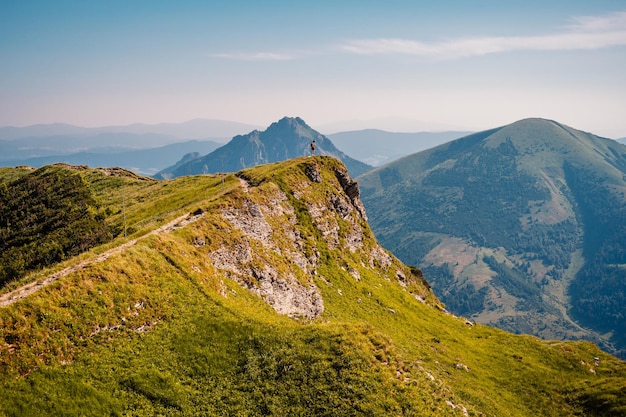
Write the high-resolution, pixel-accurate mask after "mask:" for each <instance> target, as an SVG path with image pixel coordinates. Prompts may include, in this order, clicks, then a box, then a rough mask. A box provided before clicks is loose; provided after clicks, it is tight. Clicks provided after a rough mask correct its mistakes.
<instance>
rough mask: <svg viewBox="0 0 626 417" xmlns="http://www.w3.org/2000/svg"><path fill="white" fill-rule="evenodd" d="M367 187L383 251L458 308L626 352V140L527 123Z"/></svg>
mask: <svg viewBox="0 0 626 417" xmlns="http://www.w3.org/2000/svg"><path fill="white" fill-rule="evenodd" d="M359 181H360V183H361V185H362V189H363V199H364V203H365V205H366V206H367V208H368V212H369V214H370V216H371V224H372V228H373V229H374V231H375V232H376V235H377V236H378V237H379V239H380V241H381V243H382V244H383V246H384V247H386V248H388V249H390V250H391V251H393V252H394V253H395V254H396V255H397V256H399V257H400V259H402V260H404V261H405V262H408V263H411V264H415V265H418V266H419V267H420V268H422V269H423V271H424V273H425V275H426V276H427V277H428V279H429V281H431V282H432V284H433V288H434V289H435V292H436V293H437V294H438V295H439V296H440V297H441V299H442V301H443V302H445V303H446V305H447V306H448V308H449V309H450V310H451V311H454V312H455V313H457V314H463V315H467V316H472V317H473V318H474V319H476V320H477V321H480V322H483V323H489V324H492V325H496V326H498V327H501V328H504V329H507V330H509V331H512V332H518V333H530V334H535V335H539V336H541V337H543V338H548V339H551V338H559V339H572V338H574V339H579V338H583V339H590V340H594V341H596V342H597V343H599V344H601V345H602V346H603V347H604V348H605V349H607V350H609V351H611V352H615V353H619V354H621V355H624V352H625V351H624V349H625V348H626V343H625V342H626V340H625V339H624V336H623V335H624V334H626V327H625V326H626V324H625V322H624V320H623V305H624V304H623V303H624V298H623V294H624V290H625V289H626V280H624V273H623V271H624V267H623V266H624V265H625V264H626V245H624V242H626V226H625V225H626V201H625V200H624V191H626V147H624V146H623V145H621V144H619V143H617V142H615V141H612V140H608V139H602V138H599V137H597V136H594V135H591V134H589V133H585V132H581V131H578V130H575V129H572V128H570V127H567V126H563V125H561V124H559V123H557V122H554V121H549V120H542V119H527V120H522V121H520V122H517V123H513V124H511V125H508V126H504V127H501V128H497V129H493V130H489V131H485V132H480V133H477V134H474V135H470V136H467V137H465V138H462V139H459V140H456V141H453V142H450V143H448V144H445V145H441V146H439V147H436V148H433V149H431V150H428V151H424V152H420V153H418V154H415V155H412V156H409V157H406V158H403V159H401V160H399V161H397V162H395V163H392V164H389V165H387V166H384V167H381V168H379V169H377V170H375V171H372V172H371V173H368V174H365V175H364V176H362V177H359ZM620 352H621V353H620Z"/></svg>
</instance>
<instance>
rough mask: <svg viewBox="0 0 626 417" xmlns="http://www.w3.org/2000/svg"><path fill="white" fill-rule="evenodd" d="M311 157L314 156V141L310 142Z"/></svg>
mask: <svg viewBox="0 0 626 417" xmlns="http://www.w3.org/2000/svg"><path fill="white" fill-rule="evenodd" d="M311 156H315V141H313V142H311Z"/></svg>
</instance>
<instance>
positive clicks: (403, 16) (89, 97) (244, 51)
mask: <svg viewBox="0 0 626 417" xmlns="http://www.w3.org/2000/svg"><path fill="white" fill-rule="evenodd" d="M286 115H287V116H300V117H302V118H303V119H304V120H305V121H306V122H307V123H308V124H309V125H311V126H312V127H313V128H316V129H318V130H321V131H322V132H325V133H332V131H336V130H341V129H349V128H364V127H378V128H383V129H387V130H395V131H408V130H412V131H416V130H433V129H471V130H480V129H487V128H491V127H496V126H500V125H503V124H507V123H511V122H514V121H516V120H519V119H522V118H526V117H544V118H549V119H555V120H558V121H559V122H562V123H565V124H567V125H570V126H572V127H574V128H578V129H582V130H587V131H590V132H592V133H596V134H600V135H604V136H608V137H624V136H626V1H625V0H620V1H610V0H587V1H576V0H568V1H549V0H542V1H533V0H531V1H529V0H526V1H503V0H497V1H496V0H493V1H491V0H458V1H451V0H448V1H445V0H444V1H441V0H438V1H424V2H420V1H393V0H388V1H368V0H362V1H354V0H343V1H342V0H332V1H326V0H316V1H309V2H304V1H278V0H277V1H260V0H259V1H243V0H241V1H237V0H234V1H233V0H229V1H158V0H150V1H142V0H132V1H129V0H123V1H63V0H54V1H53V0H49V1H48V0H46V1H29V0H0V125H3V126H6V125H12V126H24V125H29V124H36V123H50V122H65V123H72V124H77V125H82V126H102V125H111V124H116V125H119V124H129V123H134V122H141V123H157V122H180V121H186V120H189V119H193V118H212V119H225V120H235V121H241V122H246V123H252V124H257V125H261V126H265V125H268V124H269V123H271V122H272V121H275V120H278V119H279V118H281V117H283V116H286Z"/></svg>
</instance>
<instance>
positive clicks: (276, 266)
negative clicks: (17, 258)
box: [0, 157, 626, 416]
mask: <svg viewBox="0 0 626 417" xmlns="http://www.w3.org/2000/svg"><path fill="white" fill-rule="evenodd" d="M44 172H55V173H56V175H58V176H59V177H60V178H66V177H70V178H73V177H78V178H79V179H80V180H81V181H82V183H83V184H85V187H86V189H87V190H88V191H89V196H90V206H89V207H92V209H91V210H92V211H93V212H95V215H96V216H101V217H97V218H98V219H100V223H101V225H102V227H106V229H107V230H109V231H110V233H111V237H110V240H108V242H106V243H104V244H100V245H96V246H93V247H91V249H89V250H87V251H85V252H82V253H81V254H78V255H73V254H69V253H68V254H67V256H65V257H64V258H63V260H62V261H61V262H60V263H51V264H50V265H48V266H46V267H43V268H35V270H34V271H33V272H31V273H27V274H26V275H24V276H23V277H22V278H18V279H17V280H13V281H11V282H10V283H8V284H6V285H5V286H4V287H3V288H2V291H1V292H0V391H1V392H2V395H1V396H0V415H7V416H29V415H32V416H42V415H55V416H75V415H94V416H100V415H107V416H109V415H133V416H141V415H146V416H148V415H149V416H153V415H168V416H170V415H172V416H187V415H218V416H219V415H223V416H232V415H241V416H256V415H316V416H317V415H321V416H324V415H327V416H334V415H342V416H344V415H355V416H357V415H358V416H360V415H369V416H380V415H398V416H400V415H405V416H416V415H423V416H432V415H438V416H439V415H440V416H465V415H467V416H493V415H498V416H538V415H541V416H582V415H588V416H609V415H610V416H619V415H626V395H624V394H625V393H626V364H625V363H624V362H622V361H620V360H618V359H616V358H615V357H612V356H610V355H609V354H607V353H605V352H602V351H601V350H599V349H598V348H597V347H596V346H594V345H593V344H592V343H589V342H560V341H542V340H540V339H538V338H535V337H532V336H517V335H513V334H510V333H507V332H505V331H502V330H499V329H495V328H491V327H488V326H484V325H480V324H473V323H471V322H470V321H468V320H466V319H463V318H460V317H456V316H453V315H451V314H450V313H447V312H446V311H445V310H444V308H443V305H442V304H441V303H440V302H439V300H438V299H437V298H436V297H435V296H434V295H433V293H432V291H431V290H430V287H429V285H428V283H427V282H426V281H425V280H424V279H423V277H422V275H421V273H420V271H419V270H417V269H415V268H413V267H410V266H406V265H404V264H402V263H401V262H400V261H399V260H397V259H396V258H395V257H393V256H392V255H391V254H389V253H388V252H386V251H385V250H383V249H382V248H381V247H380V246H379V244H378V243H377V241H376V240H375V238H374V236H373V234H372V232H371V230H370V229H369V226H368V223H367V217H366V215H365V211H364V209H363V206H362V204H361V201H360V199H359V188H358V186H357V185H356V183H355V182H354V181H353V180H351V179H350V177H349V176H348V175H347V170H346V168H345V166H344V165H343V164H341V163H340V162H339V161H337V160H335V159H333V158H329V157H315V158H297V159H292V160H288V161H285V162H282V163H277V164H271V165H262V166H258V167H255V168H252V169H248V170H244V171H241V172H239V173H238V174H237V175H227V176H224V177H220V176H214V175H205V176H193V177H180V178H177V179H174V180H168V181H154V180H150V179H147V178H142V177H137V176H135V175H132V174H131V173H129V172H127V171H123V170H104V169H96V170H94V169H89V168H86V167H68V166H54V167H46V168H42V169H41V170H38V171H34V172H33V171H32V170H26V169H4V170H0V181H1V182H2V183H3V184H6V183H7V182H10V183H11V184H14V183H15V182H16V181H19V180H20V179H22V180H27V178H28V177H29V176H32V175H41V174H42V173H44ZM67 198H68V199H70V200H71V199H72V196H68V197H67ZM68 204H69V202H68ZM50 209H51V210H54V209H55V208H50ZM56 210H61V209H60V208H58V209H56ZM124 219H125V223H126V232H127V233H126V236H124V232H123V231H124ZM27 232H28V230H25V231H24V233H25V234H28V233H27Z"/></svg>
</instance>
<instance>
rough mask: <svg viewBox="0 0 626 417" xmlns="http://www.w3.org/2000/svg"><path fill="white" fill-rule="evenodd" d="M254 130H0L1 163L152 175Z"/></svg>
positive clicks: (198, 125) (171, 126) (225, 126)
mask: <svg viewBox="0 0 626 417" xmlns="http://www.w3.org/2000/svg"><path fill="white" fill-rule="evenodd" d="M255 127H256V126H254V125H249V124H245V123H238V122H231V121H225V120H210V119H196V120H191V121H189V122H186V123H160V124H154V125H147V124H133V125H128V126H104V127H95V128H85V127H79V126H72V125H68V124H62V123H56V124H46V125H33V126H27V127H0V165H1V166H18V165H28V166H33V167H41V166H43V165H47V164H52V163H55V162H65V163H69V164H75V165H88V166H93V167H98V166H119V167H123V168H126V169H129V170H132V171H134V172H136V173H138V174H142V175H154V174H156V173H157V172H158V171H160V170H162V169H164V168H166V167H168V166H171V165H172V164H174V163H176V161H178V160H179V159H180V157H181V156H182V155H185V154H187V153H192V152H197V153H199V154H206V153H208V152H211V151H212V150H214V149H216V148H218V147H219V146H220V144H221V143H224V142H226V141H227V140H228V139H229V138H231V137H233V136H234V135H236V134H238V133H242V132H247V131H249V130H250V129H254V128H255Z"/></svg>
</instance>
